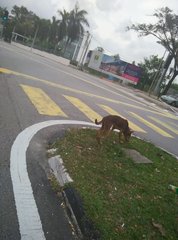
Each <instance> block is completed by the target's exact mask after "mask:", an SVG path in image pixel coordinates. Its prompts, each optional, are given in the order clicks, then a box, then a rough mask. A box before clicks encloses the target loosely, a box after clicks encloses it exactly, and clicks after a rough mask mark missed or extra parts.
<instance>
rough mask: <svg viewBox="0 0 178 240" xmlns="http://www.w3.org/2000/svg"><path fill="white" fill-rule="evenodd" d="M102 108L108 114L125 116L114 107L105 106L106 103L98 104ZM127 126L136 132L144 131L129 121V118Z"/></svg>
mask: <svg viewBox="0 0 178 240" xmlns="http://www.w3.org/2000/svg"><path fill="white" fill-rule="evenodd" d="M98 105H99V106H100V107H101V108H102V109H104V110H105V111H106V112H108V113H109V114H112V115H119V116H121V117H122V118H125V117H123V116H122V115H121V114H120V113H118V112H117V111H115V110H114V109H112V108H110V107H108V106H106V105H102V104H98ZM129 127H130V128H131V129H132V130H134V131H136V132H143V133H146V132H145V131H144V130H143V129H142V128H140V127H139V126H137V125H136V124H134V123H133V122H131V121H130V120H129Z"/></svg>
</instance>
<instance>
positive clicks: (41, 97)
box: [20, 84, 67, 117]
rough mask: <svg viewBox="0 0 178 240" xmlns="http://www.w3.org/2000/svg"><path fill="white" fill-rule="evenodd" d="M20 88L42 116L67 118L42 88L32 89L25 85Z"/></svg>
mask: <svg viewBox="0 0 178 240" xmlns="http://www.w3.org/2000/svg"><path fill="white" fill-rule="evenodd" d="M20 86H21V87H22V89H23V90H24V92H25V93H26V94H27V96H28V97H29V99H30V101H31V102H32V103H33V105H34V106H35V107H36V109H37V111H38V112H39V113H40V114H43V115H48V116H62V117H67V115H66V114H65V113H64V112H63V111H62V110H61V108H60V107H59V106H58V105H57V104H56V103H55V102H54V101H53V100H52V99H51V98H49V97H48V95H46V93H45V92H44V91H43V90H41V89H40V88H36V87H30V86H27V85H23V84H21V85H20Z"/></svg>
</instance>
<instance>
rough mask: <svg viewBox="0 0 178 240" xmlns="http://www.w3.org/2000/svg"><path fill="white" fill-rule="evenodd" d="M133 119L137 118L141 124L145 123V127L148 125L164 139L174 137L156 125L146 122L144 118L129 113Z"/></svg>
mask: <svg viewBox="0 0 178 240" xmlns="http://www.w3.org/2000/svg"><path fill="white" fill-rule="evenodd" d="M129 113H130V114H131V115H132V116H133V117H135V118H136V119H138V120H139V121H140V122H142V123H144V124H145V125H147V126H148V127H150V128H152V129H153V130H154V131H155V132H157V133H159V134H161V135H162V136H164V137H169V138H173V136H171V135H170V134H169V133H167V132H165V131H164V130H162V129H161V128H159V127H157V126H155V125H154V124H152V123H150V122H148V121H147V120H145V119H144V118H142V117H140V116H139V115H137V114H135V113H133V112H129Z"/></svg>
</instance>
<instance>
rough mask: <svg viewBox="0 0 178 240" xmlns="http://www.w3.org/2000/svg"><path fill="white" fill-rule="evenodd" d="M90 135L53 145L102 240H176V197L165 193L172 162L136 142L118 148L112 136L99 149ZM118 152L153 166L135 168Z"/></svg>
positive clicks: (73, 133) (177, 171) (173, 175)
mask: <svg viewBox="0 0 178 240" xmlns="http://www.w3.org/2000/svg"><path fill="white" fill-rule="evenodd" d="M95 135H96V130H91V129H72V130H69V131H67V132H66V135H65V137H64V138H63V139H61V140H59V141H58V142H56V143H55V144H54V145H55V147H57V148H58V153H59V154H60V155H61V157H62V159H63V161H64V163H65V166H66V168H67V170H68V172H69V174H70V176H71V177H72V179H73V180H74V183H72V184H73V185H74V187H75V188H76V189H77V190H78V191H79V192H80V195H81V197H82V199H83V201H84V207H85V210H86V214H87V215H88V217H89V218H91V219H92V220H93V222H94V223H95V226H96V228H97V229H98V230H99V231H100V233H101V236H102V239H104V240H118V239H126V240H129V239H131V240H134V239H136V240H138V239H153V240H156V239H178V197H177V195H175V193H173V192H171V191H169V190H168V185H169V184H173V185H177V186H178V162H177V160H176V159H175V158H174V157H172V156H171V155H169V154H167V153H165V152H164V151H162V150H161V149H158V148H156V147H155V146H154V145H152V144H151V143H148V142H144V141H142V140H140V139H137V138H133V137H132V139H131V141H130V142H129V143H127V144H122V145H121V144H119V142H118V136H117V133H113V134H112V135H111V136H110V137H108V138H106V139H104V140H103V141H102V145H101V146H99V145H98V144H97V142H96V138H95ZM54 145H53V147H54ZM123 148H132V149H136V150H137V151H139V152H140V153H141V154H142V155H144V156H146V157H148V158H149V159H150V160H152V161H153V163H152V164H135V163H134V162H133V161H132V159H130V158H128V157H126V155H125V153H124V151H123ZM154 223H156V224H159V225H158V226H157V225H156V226H157V227H156V226H154ZM162 229H164V230H165V236H164V237H163V236H162V235H164V234H163V233H162Z"/></svg>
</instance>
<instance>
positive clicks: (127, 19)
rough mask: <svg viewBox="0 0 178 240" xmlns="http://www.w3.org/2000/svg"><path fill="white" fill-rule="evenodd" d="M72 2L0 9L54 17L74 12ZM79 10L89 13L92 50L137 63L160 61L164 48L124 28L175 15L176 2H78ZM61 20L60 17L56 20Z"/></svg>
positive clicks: (12, 0)
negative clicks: (158, 13) (162, 11)
mask: <svg viewBox="0 0 178 240" xmlns="http://www.w3.org/2000/svg"><path fill="white" fill-rule="evenodd" d="M75 3H76V1H75V0H1V1H0V6H1V7H7V8H8V10H11V9H12V6H14V5H15V4H16V5H17V6H22V5H23V6H25V7H26V8H27V9H28V10H31V11H33V12H34V13H35V14H37V15H38V16H39V17H41V18H48V19H51V18H52V16H57V17H58V15H57V10H58V9H60V10H62V9H66V10H67V11H70V10H71V9H73V8H74V5H75ZM78 3H79V6H80V9H85V10H86V11H87V12H88V16H87V18H88V21H89V23H90V29H89V31H90V33H91V34H92V36H93V40H92V44H91V47H90V48H91V49H93V48H95V47H97V46H101V47H103V48H104V49H105V52H106V53H109V54H111V55H113V54H117V53H119V55H120V57H121V59H123V60H126V61H129V62H132V61H134V60H135V61H136V63H138V62H140V61H142V60H143V58H144V57H149V56H150V55H158V56H159V57H162V55H163V53H164V48H163V47H162V46H160V45H159V44H158V43H156V39H155V38H153V37H141V38H139V37H138V35H137V34H136V33H135V32H133V31H126V27H127V26H130V25H131V24H133V23H134V24H135V23H153V22H154V21H155V19H154V17H152V16H151V15H152V14H153V13H154V11H155V9H158V8H161V7H166V6H167V7H169V8H170V9H172V10H173V12H174V13H175V14H178V1H177V0H78ZM59 18H60V17H59Z"/></svg>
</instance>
